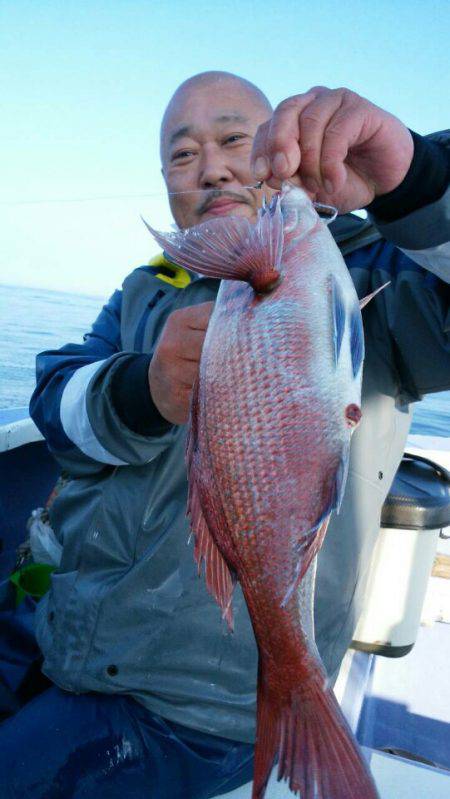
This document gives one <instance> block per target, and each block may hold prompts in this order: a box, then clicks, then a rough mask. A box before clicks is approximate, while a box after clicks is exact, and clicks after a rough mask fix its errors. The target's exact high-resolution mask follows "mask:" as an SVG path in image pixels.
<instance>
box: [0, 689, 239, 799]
mask: <svg viewBox="0 0 450 799" xmlns="http://www.w3.org/2000/svg"><path fill="white" fill-rule="evenodd" d="M252 773H253V745H251V744H246V743H241V742H239V741H231V740H229V739H225V738H218V737H216V736H212V735H208V734H206V733H203V732H198V731H196V730H192V729H188V728H187V727H183V726H181V725H179V724H174V723H171V722H169V721H167V720H165V719H163V718H161V717H159V716H156V715H154V714H152V713H151V712H150V711H148V710H147V709H146V708H144V707H143V706H142V705H140V704H139V703H138V702H136V701H135V700H134V699H132V698H131V697H127V696H122V695H113V696H111V695H107V694H97V693H91V694H81V695H75V694H71V693H68V692H66V691H62V690H61V689H60V688H58V687H56V686H52V687H50V688H48V689H47V690H45V691H44V692H42V693H41V694H39V695H38V696H36V697H35V698H34V699H32V700H31V702H28V703H27V704H25V705H24V706H23V707H22V708H21V709H20V710H19V711H18V712H17V713H16V714H15V715H13V716H11V717H10V718H8V719H6V721H4V722H3V723H2V724H1V725H0V797H1V799H124V797H126V799H210V797H213V796H216V795H218V794H221V793H225V792H227V791H231V790H234V789H235V788H238V787H239V786H240V785H243V784H245V783H246V782H249V781H250V780H251V779H252Z"/></svg>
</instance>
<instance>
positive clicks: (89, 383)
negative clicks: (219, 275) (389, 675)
mask: <svg viewBox="0 0 450 799" xmlns="http://www.w3.org/2000/svg"><path fill="white" fill-rule="evenodd" d="M449 233H450V192H447V194H446V195H444V197H443V198H442V199H441V200H440V201H439V202H437V203H434V204H432V205H429V206H426V207H425V208H423V209H421V210H419V211H416V212H414V213H412V214H410V215H409V216H408V217H406V218H403V219H402V220H400V221H398V222H395V223H391V224H390V225H386V226H385V227H384V229H382V230H376V229H375V228H374V227H373V225H371V223H370V222H361V221H359V220H358V219H357V218H355V217H350V216H347V217H344V218H342V219H338V220H337V222H336V223H335V224H334V234H335V236H336V239H337V241H338V242H339V244H340V246H341V248H342V251H343V252H344V254H345V258H346V262H347V265H348V267H349V270H350V273H351V275H352V278H353V280H354V283H355V286H356V288H357V291H358V294H359V296H363V295H365V294H367V293H369V292H370V291H371V290H373V288H374V287H376V286H379V285H381V284H382V283H385V282H386V281H387V280H391V284H390V286H389V287H388V288H387V289H386V290H385V291H384V292H382V293H381V294H380V295H379V296H377V298H376V299H375V300H374V301H373V302H372V303H371V304H370V305H369V306H368V307H367V309H366V310H365V311H364V312H363V314H364V325H365V336H366V360H365V366H364V379H363V398H362V411H363V420H362V422H361V424H360V426H359V428H358V429H357V431H356V432H355V435H354V437H353V443H352V453H351V462H350V471H349V478H348V483H347V488H346V493H345V498H344V501H343V504H342V508H341V511H340V513H339V515H338V516H335V517H334V518H333V520H332V522H331V524H330V526H329V530H328V533H327V536H326V540H325V544H324V546H323V549H322V551H321V553H320V555H319V564H318V576H317V587H316V606H315V615H316V634H317V644H318V648H319V650H320V652H321V655H322V658H323V660H324V663H325V666H326V668H327V670H328V672H329V674H330V675H335V674H336V671H337V669H338V668H339V665H340V662H341V660H342V657H343V655H344V653H345V651H346V649H347V647H348V646H349V644H350V642H351V638H352V635H353V631H354V628H355V625H356V622H357V619H358V615H359V613H360V609H361V598H362V594H363V590H364V586H365V581H366V576H367V568H368V564H369V561H370V557H371V553H372V549H373V545H374V542H375V540H376V537H377V534H378V529H379V518H380V511H381V507H382V505H383V501H384V499H385V497H386V494H387V492H388V490H389V487H390V484H391V482H392V479H393V477H394V474H395V472H396V470H397V467H398V464H399V461H400V459H401V456H402V453H403V450H404V446H405V441H406V437H407V434H408V430H409V425H410V401H411V400H416V399H419V398H420V397H421V396H422V395H423V394H424V393H426V392H427V391H438V390H444V389H448V388H450V311H449V307H450V302H449V297H450V290H449V286H448V283H450V250H449V245H448V244H447V243H446V242H448V241H449V238H450V237H449ZM380 234H383V236H384V237H385V238H386V239H387V240H388V241H387V242H386V241H385V240H382V239H381V235H380ZM389 242H391V243H389ZM394 245H398V247H401V248H402V249H403V250H404V251H405V252H406V254H405V252H402V251H401V250H400V249H398V248H397V247H396V246H394ZM161 263H162V261H157V262H156V266H155V265H154V266H153V267H151V268H148V269H145V268H144V269H137V270H135V271H134V272H133V273H132V274H131V275H130V276H129V277H128V278H127V279H126V280H125V282H124V285H123V290H122V293H121V295H120V299H121V306H120V308H119V306H118V304H117V302H116V303H115V304H114V302H112V303H110V305H109V306H107V307H106V309H104V311H103V312H102V313H103V314H105V313H106V314H107V316H108V319H109V321H108V324H109V323H111V325H112V327H114V329H115V331H116V332H115V333H114V334H109V333H108V334H107V333H105V332H104V331H103V329H102V326H101V323H100V322H99V321H98V322H97V323H96V325H94V331H93V334H92V336H91V337H89V338H88V339H87V341H86V343H85V344H84V345H82V346H76V345H68V347H66V348H63V350H61V351H58V352H57V353H44V354H43V356H41V360H40V361H39V363H38V376H39V383H38V388H37V392H36V397H35V405H36V406H37V404H38V403H39V401H40V399H41V398H42V397H44V398H46V405H45V406H44V407H45V413H46V414H47V416H46V417H45V419H44V415H43V414H44V411H43V413H42V415H41V416H39V414H38V413H37V412H36V413H35V419H37V417H38V416H39V420H38V419H37V421H38V423H39V426H40V427H41V429H43V430H44V433H45V434H46V436H47V439H48V441H49V443H50V446H51V448H52V451H53V452H54V454H55V455H56V457H58V459H59V460H60V462H61V464H62V466H63V467H64V468H65V469H67V470H68V471H69V472H70V473H71V475H72V477H73V479H72V480H71V481H70V482H69V484H68V485H67V486H66V487H65V488H64V490H63V491H62V493H61V494H60V495H59V497H58V498H57V500H56V501H55V503H54V505H53V507H52V511H51V524H52V526H53V528H54V530H55V532H56V534H57V536H58V538H59V540H60V541H61V542H62V544H63V558H62V562H61V565H60V568H59V569H58V570H57V572H56V573H55V574H54V575H53V579H52V587H51V590H50V592H49V593H48V595H46V597H45V598H44V599H43V600H42V601H41V603H40V604H39V606H38V612H37V635H38V640H39V643H40V646H41V648H42V651H43V653H44V657H45V662H44V667H43V668H44V672H45V673H46V674H47V675H48V676H49V677H50V678H51V679H52V680H53V681H54V682H55V683H57V684H58V685H59V686H61V687H62V688H65V689H67V690H69V691H74V692H84V691H101V692H107V693H126V694H130V695H131V696H133V697H134V698H135V699H136V700H137V701H139V702H141V703H142V704H143V705H145V706H146V707H147V708H149V709H150V710H152V711H153V712H155V713H158V714H160V715H162V716H164V717H166V718H168V719H171V720H173V721H175V722H179V723H181V724H184V725H186V726H190V727H194V728H197V729H200V730H203V731H207V732H211V733H213V734H217V735H222V736H225V737H229V738H232V739H236V740H242V741H251V740H253V737H254V726H255V687H256V668H257V653H256V646H255V641H254V637H253V632H252V628H251V624H250V620H249V616H248V613H247V609H246V606H245V603H244V601H243V597H242V593H241V591H240V589H239V586H238V587H237V589H236V591H235V594H234V598H233V607H234V616H235V631H234V634H230V633H228V632H227V630H226V628H225V626H224V623H223V622H222V621H221V618H220V611H219V609H218V607H217V606H216V604H215V602H214V600H213V599H212V598H211V596H210V595H209V593H208V591H207V589H206V587H205V584H204V580H203V578H199V577H198V576H197V571H196V567H195V565H194V558H193V544H192V541H191V542H190V543H188V537H189V530H188V522H187V520H186V517H185V509H186V494H187V481H186V471H185V465H184V447H185V435H186V430H185V427H184V426H178V427H177V426H174V427H172V428H171V429H170V430H169V431H168V432H166V433H164V434H163V435H160V436H140V435H138V434H136V433H133V432H132V431H131V430H129V429H128V428H126V427H125V426H124V424H123V423H122V422H121V420H120V419H119V418H118V416H117V414H116V412H115V409H114V406H113V404H112V401H111V390H110V388H111V381H112V378H113V375H114V371H115V369H116V368H117V367H118V364H119V363H120V362H122V360H123V359H126V358H129V357H130V353H131V352H134V351H136V349H140V350H141V351H143V352H148V353H151V352H152V351H153V349H154V347H155V343H156V341H157V339H158V336H159V334H160V332H161V330H162V327H163V325H164V322H165V320H166V319H167V316H168V315H169V313H170V312H171V311H173V310H174V309H175V308H180V307H184V306H188V305H192V304H195V303H199V302H203V301H205V300H212V299H214V298H215V296H216V293H217V289H218V282H217V281H215V280H212V279H199V278H197V277H196V276H194V275H187V274H186V273H184V274H183V270H180V269H179V268H177V267H174V266H173V265H170V264H167V263H166V264H165V266H166V269H165V270H164V274H162V273H158V264H161ZM419 265H420V266H419ZM422 267H424V268H422ZM167 269H168V270H169V273H168V272H167ZM170 270H172V271H170ZM433 273H434V274H433ZM436 275H438V276H439V277H437V276H436ZM183 286H184V287H183ZM105 318H106V317H104V318H103V321H104V319H105ZM102 331H103V332H102ZM105 342H107V344H105ZM137 344H139V347H138V346H137ZM50 373H51V374H50ZM50 391H51V392H53V393H51V394H49V393H48V392H50ZM45 392H47V394H45ZM43 419H44V420H43Z"/></svg>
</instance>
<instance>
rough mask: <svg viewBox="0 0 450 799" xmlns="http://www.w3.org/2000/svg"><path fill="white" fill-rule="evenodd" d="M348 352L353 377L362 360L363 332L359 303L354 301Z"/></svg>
mask: <svg viewBox="0 0 450 799" xmlns="http://www.w3.org/2000/svg"><path fill="white" fill-rule="evenodd" d="M350 352H351V356H352V367H353V377H356V375H357V374H358V372H359V370H360V368H361V365H362V362H363V360H364V332H363V326H362V320H361V311H360V310H359V305H357V304H356V303H355V305H354V307H353V308H352V312H351V316H350Z"/></svg>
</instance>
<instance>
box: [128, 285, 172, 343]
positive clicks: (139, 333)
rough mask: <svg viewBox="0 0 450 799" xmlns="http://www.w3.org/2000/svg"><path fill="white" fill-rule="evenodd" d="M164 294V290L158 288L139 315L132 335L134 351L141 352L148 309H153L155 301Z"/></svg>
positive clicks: (148, 314)
mask: <svg viewBox="0 0 450 799" xmlns="http://www.w3.org/2000/svg"><path fill="white" fill-rule="evenodd" d="M164 295H165V291H163V290H162V289H158V291H157V292H156V294H155V295H154V296H153V297H152V299H151V300H149V302H148V305H147V307H146V309H145V311H144V313H143V314H142V316H141V318H140V320H139V324H138V326H137V328H136V334H135V336H134V351H135V352H142V345H143V343H144V333H145V327H146V324H147V320H148V317H149V316H150V311H151V310H153V308H154V307H155V305H157V303H158V302H159V301H160V299H161V298H162V297H164Z"/></svg>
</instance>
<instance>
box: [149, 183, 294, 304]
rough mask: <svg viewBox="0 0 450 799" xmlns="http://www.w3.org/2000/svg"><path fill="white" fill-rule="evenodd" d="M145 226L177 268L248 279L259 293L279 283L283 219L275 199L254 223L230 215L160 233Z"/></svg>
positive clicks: (207, 274) (234, 278)
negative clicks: (183, 228) (172, 231)
mask: <svg viewBox="0 0 450 799" xmlns="http://www.w3.org/2000/svg"><path fill="white" fill-rule="evenodd" d="M143 222H144V224H145V225H146V227H147V228H148V230H149V231H150V233H151V234H152V236H153V237H154V238H155V239H156V241H157V242H158V244H159V245H160V246H161V247H163V249H164V251H165V253H166V254H167V255H168V257H169V258H170V259H171V260H172V261H173V262H174V263H176V264H178V265H179V266H183V267H187V268H188V269H192V270H193V271H194V272H198V273H199V274H201V275H205V276H207V277H215V278H219V279H224V280H243V281H246V282H247V283H250V285H251V286H252V287H253V288H254V290H255V291H256V292H257V293H266V292H268V291H271V290H272V289H273V288H275V286H276V285H278V283H279V281H280V276H281V257H282V252H283V217H282V214H281V202H280V198H279V197H277V196H276V197H274V198H273V200H272V202H271V203H270V205H269V206H265V207H263V208H261V209H260V210H259V212H258V218H257V221H256V222H255V223H254V224H252V223H251V222H249V220H248V219H245V218H244V217H240V216H228V217H224V218H222V217H221V218H217V219H209V220H207V221H205V222H202V223H201V224H200V225H196V226H195V227H192V228H188V229H187V230H177V231H175V232H174V233H160V232H159V231H157V230H154V228H152V227H151V226H150V225H149V224H147V222H145V220H143Z"/></svg>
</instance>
